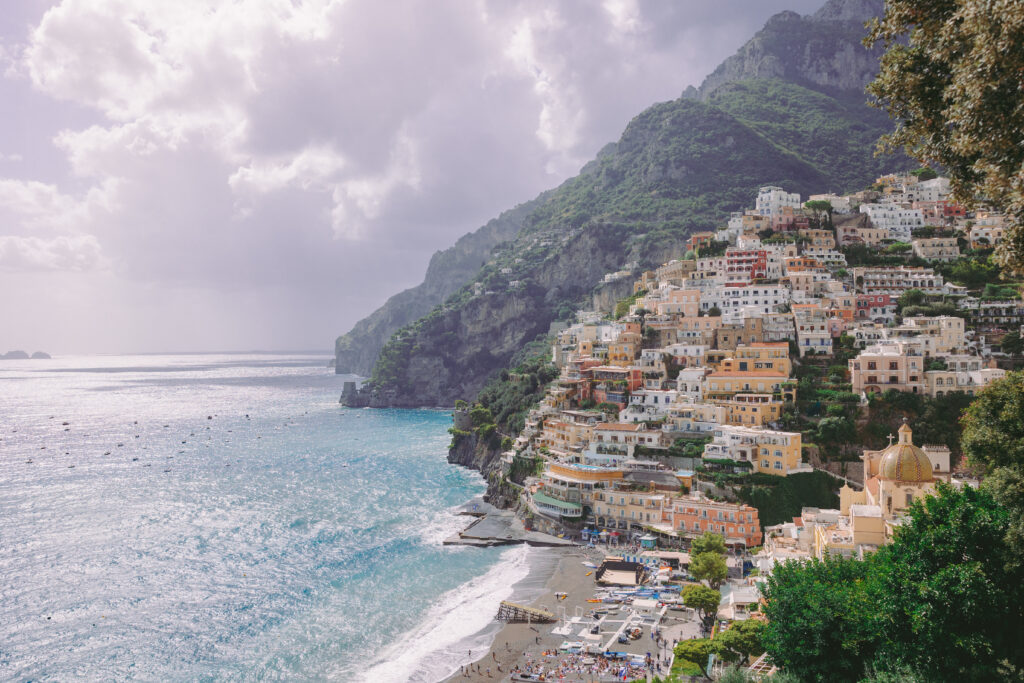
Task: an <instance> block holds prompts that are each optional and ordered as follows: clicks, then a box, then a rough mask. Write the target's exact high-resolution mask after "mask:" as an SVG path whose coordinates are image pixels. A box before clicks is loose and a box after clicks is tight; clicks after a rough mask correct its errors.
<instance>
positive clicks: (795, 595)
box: [762, 483, 1024, 681]
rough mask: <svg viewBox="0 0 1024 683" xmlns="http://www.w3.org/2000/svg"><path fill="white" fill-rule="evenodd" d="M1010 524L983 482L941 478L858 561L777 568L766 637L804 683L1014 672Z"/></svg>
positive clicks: (1021, 646)
mask: <svg viewBox="0 0 1024 683" xmlns="http://www.w3.org/2000/svg"><path fill="white" fill-rule="evenodd" d="M1010 524H1011V512H1010V511H1009V510H1007V509H1006V508H1005V507H1003V506H1001V505H1000V504H999V503H998V501H997V500H996V499H995V498H994V497H993V496H992V495H991V494H990V493H989V492H988V491H987V490H985V489H982V490H977V489H973V488H971V487H963V488H962V489H959V490H958V489H954V488H952V487H950V486H948V485H946V484H942V483H940V484H939V485H938V487H937V490H936V495H933V496H926V497H925V498H924V499H923V500H918V501H916V502H915V503H914V504H913V505H911V507H910V509H909V511H908V514H907V516H906V518H905V519H904V520H903V522H902V524H901V525H900V526H899V528H898V530H897V531H896V535H895V537H894V539H893V542H892V543H891V544H890V545H888V546H885V547H883V548H881V549H880V550H878V551H877V552H875V553H874V554H871V555H868V556H867V557H866V558H865V559H864V560H851V559H843V558H827V559H825V560H824V561H819V560H811V561H810V562H807V563H803V564H799V563H795V562H789V563H785V564H782V565H780V566H777V567H776V568H775V571H774V572H773V574H772V576H771V577H769V579H768V583H767V586H766V588H765V598H766V600H767V606H766V608H765V616H767V617H768V620H769V621H768V624H767V625H766V626H765V628H764V631H763V636H762V643H763V644H764V646H765V649H766V651H767V652H768V654H769V656H771V658H772V660H773V661H774V662H776V663H777V664H779V665H780V666H782V667H784V668H785V669H786V670H788V671H789V672H790V673H793V674H795V675H796V676H797V677H798V678H799V679H801V680H806V681H855V680H860V679H861V678H862V677H863V676H865V675H867V676H868V678H869V680H878V681H882V680H885V681H889V680H902V679H901V678H900V677H899V674H900V672H908V671H909V672H913V676H914V678H916V679H918V680H928V681H990V680H1020V678H1021V675H1022V674H1024V596H1022V595H1021V593H1020V591H1019V586H1020V584H1021V581H1022V579H1024V567H1022V566H1021V564H1020V563H1019V562H1018V557H1019V553H1018V551H1017V550H1016V549H1015V548H1014V547H1012V546H1011V545H1010V544H1009V543H1007V541H1006V538H1007V532H1008V530H1009V527H1010ZM939 644H941V646H939ZM882 674H885V675H882ZM909 680H913V678H910V679H909Z"/></svg>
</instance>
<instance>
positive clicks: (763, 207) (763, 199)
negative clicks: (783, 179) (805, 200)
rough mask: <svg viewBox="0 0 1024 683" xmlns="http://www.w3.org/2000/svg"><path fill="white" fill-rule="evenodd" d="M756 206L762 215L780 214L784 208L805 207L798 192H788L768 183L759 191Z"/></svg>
mask: <svg viewBox="0 0 1024 683" xmlns="http://www.w3.org/2000/svg"><path fill="white" fill-rule="evenodd" d="M754 207H755V209H756V211H757V213H758V214H760V215H762V216H780V215H782V213H783V211H782V210H783V208H790V209H793V210H794V211H797V210H799V209H801V208H803V204H802V203H801V201H800V195H799V194H798V193H796V192H786V191H785V190H783V189H782V188H781V187H775V186H774V185H767V186H765V187H762V188H761V189H759V190H758V191H757V200H756V202H755V204H754Z"/></svg>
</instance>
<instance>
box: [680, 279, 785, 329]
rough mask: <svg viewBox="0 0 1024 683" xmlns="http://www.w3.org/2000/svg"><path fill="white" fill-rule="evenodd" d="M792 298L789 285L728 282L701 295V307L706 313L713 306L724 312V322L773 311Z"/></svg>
mask: <svg viewBox="0 0 1024 683" xmlns="http://www.w3.org/2000/svg"><path fill="white" fill-rule="evenodd" d="M790 298H791V294H790V290H789V287H786V286H785V285H769V284H743V285H737V284H728V285H726V286H724V287H719V288H717V289H715V290H712V291H710V292H705V293H704V294H703V295H702V296H701V301H700V307H701V310H703V311H704V312H705V313H707V312H708V311H710V310H711V309H712V308H718V310H720V311H721V312H722V316H723V318H725V320H724V322H727V323H728V322H736V321H737V320H742V318H743V315H744V314H747V315H751V314H753V313H772V312H774V311H775V309H776V308H777V307H779V306H782V305H783V304H787V303H789V301H790Z"/></svg>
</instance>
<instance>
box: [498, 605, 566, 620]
mask: <svg viewBox="0 0 1024 683" xmlns="http://www.w3.org/2000/svg"><path fill="white" fill-rule="evenodd" d="M494 618H495V619H497V620H498V621H506V622H509V623H527V624H531V623H540V624H550V623H552V622H554V621H556V620H557V619H558V617H556V616H555V615H554V613H552V612H549V611H547V610H546V609H538V608H536V607H527V606H526V605H519V604H516V603H514V602H509V601H508V600H502V601H501V605H499V606H498V615H497V616H496V617H494Z"/></svg>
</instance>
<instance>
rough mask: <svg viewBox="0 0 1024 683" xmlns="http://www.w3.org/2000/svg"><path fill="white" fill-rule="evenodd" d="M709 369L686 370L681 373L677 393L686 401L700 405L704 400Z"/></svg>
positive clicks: (677, 383)
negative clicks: (705, 377)
mask: <svg viewBox="0 0 1024 683" xmlns="http://www.w3.org/2000/svg"><path fill="white" fill-rule="evenodd" d="M707 373H708V370H707V368H685V369H683V370H680V371H679V376H678V377H677V378H676V391H678V392H679V398H680V399H681V400H684V401H692V402H693V403H700V402H701V401H703V400H704V376H705V375H706V374H707Z"/></svg>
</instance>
